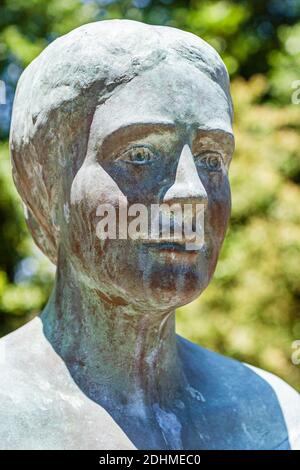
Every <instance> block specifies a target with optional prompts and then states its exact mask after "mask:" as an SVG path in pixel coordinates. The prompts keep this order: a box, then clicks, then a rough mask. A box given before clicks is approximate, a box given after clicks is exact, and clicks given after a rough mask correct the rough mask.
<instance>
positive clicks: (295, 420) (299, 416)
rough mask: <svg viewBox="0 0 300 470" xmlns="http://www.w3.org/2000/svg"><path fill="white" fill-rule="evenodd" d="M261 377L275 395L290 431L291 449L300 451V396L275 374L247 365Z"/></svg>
mask: <svg viewBox="0 0 300 470" xmlns="http://www.w3.org/2000/svg"><path fill="white" fill-rule="evenodd" d="M245 365H246V367H248V368H250V369H251V370H252V371H253V372H254V373H255V374H257V375H258V376H259V377H261V378H262V379H263V380H264V381H265V382H266V383H268V385H269V386H270V387H271V388H272V390H273V392H274V393H275V395H276V397H277V400H278V403H279V406H280V408H281V411H282V414H283V418H284V421H285V424H286V428H287V431H288V436H289V442H290V447H291V449H293V450H300V394H299V392H297V390H295V389H294V388H293V387H291V386H290V385H289V384H288V383H287V382H285V381H284V380H282V379H281V378H280V377H278V376H277V375H275V374H272V373H270V372H267V371H265V370H263V369H260V368H258V367H254V366H252V365H250V364H245Z"/></svg>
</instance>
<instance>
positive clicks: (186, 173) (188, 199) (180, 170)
mask: <svg viewBox="0 0 300 470" xmlns="http://www.w3.org/2000/svg"><path fill="white" fill-rule="evenodd" d="M163 202H167V203H169V204H172V203H176V202H177V203H184V204H188V203H191V204H192V203H197V204H204V205H205V206H206V205H207V193H206V191H205V188H204V186H203V184H202V182H201V179H200V178H199V175H198V171H197V168H196V165H195V162H194V157H193V154H192V152H191V149H190V146H189V145H188V144H185V145H184V147H183V149H182V151H181V154H180V158H179V161H178V165H177V170H176V177H175V181H174V183H173V184H172V186H171V187H170V188H169V189H168V191H167V192H166V194H165V196H164V199H163Z"/></svg>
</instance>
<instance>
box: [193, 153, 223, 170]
mask: <svg viewBox="0 0 300 470" xmlns="http://www.w3.org/2000/svg"><path fill="white" fill-rule="evenodd" d="M194 158H195V163H196V164H197V165H199V166H201V167H203V168H206V169H207V170H209V171H221V170H222V168H223V166H224V161H223V158H222V155H221V154H220V153H218V152H202V153H198V154H196V155H195V157H194Z"/></svg>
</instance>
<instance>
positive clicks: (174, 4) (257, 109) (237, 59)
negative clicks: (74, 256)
mask: <svg viewBox="0 0 300 470" xmlns="http://www.w3.org/2000/svg"><path fill="white" fill-rule="evenodd" d="M111 18H129V19H134V20H138V21H144V22H146V23H151V24H162V25H169V26H175V27H178V28H181V29H184V30H187V31H191V32H193V33H195V34H197V35H199V36H201V37H202V38H204V39H205V40H206V41H208V42H209V43H210V44H211V45H212V46H213V47H215V48H216V49H217V50H218V52H219V53H220V54H221V56H222V57H223V59H224V61H225V63H226V65H227V67H228V70H229V73H230V75H231V80H232V94H233V99H234V105H235V133H236V142H237V149H236V154H235V157H234V161H233V163H232V165H231V185H232V198H233V212H232V219H231V226H230V229H229V232H228V235H227V239H226V242H225V244H224V247H223V250H222V255H221V259H220V261H219V264H218V267H217V270H216V273H215V276H214V280H213V281H212V283H211V284H210V286H209V287H208V289H207V290H206V291H205V293H204V294H203V295H202V296H201V298H200V299H198V300H196V301H195V302H193V303H192V304H190V305H188V306H186V307H185V308H182V309H180V311H178V314H177V330H178V332H179V333H180V334H182V335H183V336H186V337H187V338H189V339H190V340H192V341H195V342H197V343H199V344H201V345H203V346H204V347H207V348H211V349H213V350H215V351H219V352H221V353H222V354H226V355H230V356H232V357H235V358H237V359H239V360H242V361H245V362H249V363H251V364H254V365H257V366H259V367H262V368H264V369H267V370H269V371H272V372H274V373H276V374H278V375H279V376H281V377H283V378H284V379H285V380H286V381H287V382H289V383H290V384H292V385H293V386H294V387H296V388H298V389H299V390H300V365H298V366H297V365H294V364H293V363H292V361H291V355H292V353H293V349H292V343H293V342H294V341H296V340H300V188H299V183H300V133H299V131H300V103H299V104H298V105H297V102H298V101H299V102H300V91H299V93H298V94H297V87H298V88H299V90H300V0H285V1H282V0H254V1H253V0H251V1H250V0H249V1H248V0H244V1H243V0H241V1H234V0H227V1H225V0H223V1H209V0H207V1H206V0H205V1H202V0H190V1H181V0H178V1H176V0H174V1H172V0H128V1H127V0H125V1H112V0H82V1H80V0H63V1H61V0H47V1H45V0H1V6H0V80H1V81H2V82H5V85H6V104H0V138H1V141H0V153H1V158H0V188H1V191H0V336H2V335H5V334H7V333H9V332H10V331H12V330H13V329H15V328H17V327H18V326H20V325H21V324H23V323H24V322H26V321H28V320H29V319H30V318H32V317H33V316H34V315H36V314H37V313H38V312H39V311H40V310H41V309H42V308H43V305H44V304H45V301H46V300H47V298H48V295H49V292H50V290H51V286H52V284H53V276H54V267H53V266H52V265H50V263H49V262H48V261H47V259H46V258H45V257H44V256H43V255H42V254H41V253H40V252H39V251H38V249H37V248H35V247H34V245H33V242H32V241H31V237H30V236H29V234H28V231H27V229H26V227H25V224H24V217H23V209H22V204H21V202H20V199H19V197H18V196H17V194H16V191H15V189H14V186H13V182H12V178H11V168H10V162H9V154H8V140H7V139H8V133H9V124H10V114H11V106H12V101H13V96H14V90H15V86H16V83H17V80H18V77H19V76H20V73H21V72H22V70H23V69H24V67H26V65H28V64H29V63H30V62H31V61H32V60H33V59H34V57H35V56H36V55H37V54H39V52H41V51H42V50H43V49H44V47H45V46H47V44H48V43H50V42H51V41H53V40H54V39H55V38H56V37H58V36H60V35H62V34H64V33H66V32H68V31H70V30H72V29H74V28H75V27H77V26H80V25H81V24H84V23H88V22H91V21H96V20H104V19H111ZM297 80H298V81H299V83H298V84H297ZM0 83H1V82H0ZM2 85H3V83H2ZM2 91H3V88H2ZM0 96H1V93H0ZM292 97H293V99H292ZM0 101H1V100H0ZM299 356H300V355H299ZM299 359H300V357H299Z"/></svg>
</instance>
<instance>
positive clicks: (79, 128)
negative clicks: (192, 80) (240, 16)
mask: <svg viewBox="0 0 300 470" xmlns="http://www.w3.org/2000/svg"><path fill="white" fill-rule="evenodd" d="M118 22H119V23H121V24H120V25H119V28H115V27H114V26H116V23H118ZM174 54H175V55H176V56H177V57H178V61H180V60H181V62H182V65H181V66H182V67H184V62H185V63H186V61H189V62H190V63H192V64H193V65H194V66H195V67H197V68H198V69H199V70H200V71H201V72H203V73H205V74H206V75H207V76H208V77H209V78H210V79H211V80H213V81H214V82H215V83H216V84H217V85H218V89H219V92H220V93H223V94H225V96H226V99H227V102H228V107H229V111H230V113H231V115H232V103H231V97H230V91H229V78H228V73H227V70H226V67H225V65H224V63H223V61H222V60H221V58H220V56H219V55H218V54H217V52H216V51H215V50H214V49H213V48H212V47H210V46H209V45H208V44H207V43H206V42H204V41H203V40H202V39H200V38H199V37H197V36H195V35H194V34H191V33H187V32H184V31H181V30H177V29H175V28H171V27H166V26H152V25H146V24H143V23H139V22H135V21H130V20H108V21H101V22H95V23H91V24H88V25H85V26H82V27H80V28H78V29H76V30H74V31H72V32H71V33H69V34H66V35H65V36H62V37H61V38H59V39H57V40H55V41H54V42H53V43H51V44H50V45H49V46H48V47H47V48H46V49H45V50H44V51H43V52H42V53H41V54H40V55H39V56H38V57H37V58H36V59H35V60H34V61H33V62H32V63H31V64H30V65H29V66H28V67H27V69H26V70H25V71H24V72H23V74H22V76H21V78H20V80H19V83H18V86H17V91H16V95H15V101H14V106H13V115H12V123H11V134H10V150H11V158H12V166H13V179H14V182H15V185H16V187H17V190H18V192H19V194H20V196H21V198H22V200H23V202H24V204H25V206H26V221H27V225H28V227H29V229H30V231H31V233H32V236H33V238H34V240H35V242H36V244H37V245H38V246H39V248H40V249H41V250H42V251H43V252H44V253H45V254H46V255H47V256H48V257H49V259H50V260H51V261H52V262H53V263H56V259H57V249H58V245H59V231H60V230H59V223H58V220H59V214H60V212H61V211H62V210H63V208H61V207H60V205H59V201H62V200H63V199H62V198H61V195H62V194H61V193H62V191H63V185H62V184H61V181H62V180H61V179H62V178H65V179H69V180H70V184H71V183H72V180H73V178H74V176H75V174H76V172H77V171H78V169H79V168H80V166H81V164H82V162H83V160H84V158H85V155H86V150H87V144H88V139H89V129H90V126H91V123H92V120H93V115H94V112H95V109H96V107H97V106H99V105H101V104H102V103H104V102H105V101H106V100H108V99H109V98H110V96H111V95H112V94H113V93H116V91H117V90H118V89H119V87H123V86H126V83H128V82H129V81H131V80H133V79H134V77H136V76H137V75H140V74H141V73H143V72H144V71H147V70H148V69H151V68H153V67H155V66H156V65H158V64H159V63H161V62H162V61H166V62H167V61H168V57H170V56H172V55H173V56H174Z"/></svg>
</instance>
